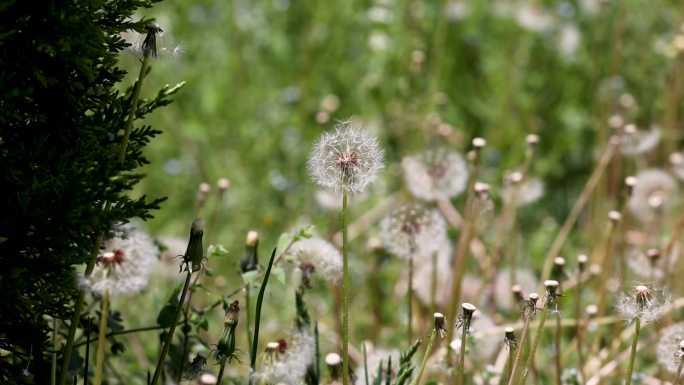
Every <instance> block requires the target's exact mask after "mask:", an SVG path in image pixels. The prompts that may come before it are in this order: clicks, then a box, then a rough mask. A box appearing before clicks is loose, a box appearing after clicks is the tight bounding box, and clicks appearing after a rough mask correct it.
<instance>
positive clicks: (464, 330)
mask: <svg viewBox="0 0 684 385" xmlns="http://www.w3.org/2000/svg"><path fill="white" fill-rule="evenodd" d="M469 328H470V322H468V321H466V320H464V321H463V325H462V326H461V351H460V352H459V354H458V366H456V385H463V379H464V378H465V373H464V372H465V351H466V338H467V337H468V329H469Z"/></svg>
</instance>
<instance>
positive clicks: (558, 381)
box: [555, 313, 563, 385]
mask: <svg viewBox="0 0 684 385" xmlns="http://www.w3.org/2000/svg"><path fill="white" fill-rule="evenodd" d="M556 316H557V317H556V340H555V343H556V384H558V385H563V380H562V379H561V378H562V374H563V363H562V362H561V354H562V353H561V331H562V329H561V317H560V313H558V314H556Z"/></svg>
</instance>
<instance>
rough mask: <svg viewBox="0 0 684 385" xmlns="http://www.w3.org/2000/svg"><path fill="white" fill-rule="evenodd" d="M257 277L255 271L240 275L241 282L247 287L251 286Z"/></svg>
mask: <svg viewBox="0 0 684 385" xmlns="http://www.w3.org/2000/svg"><path fill="white" fill-rule="evenodd" d="M258 275H259V271H257V270H252V271H248V272H246V273H244V274H242V281H243V282H244V283H245V284H247V285H251V284H253V283H254V281H255V280H256V278H257V276H258Z"/></svg>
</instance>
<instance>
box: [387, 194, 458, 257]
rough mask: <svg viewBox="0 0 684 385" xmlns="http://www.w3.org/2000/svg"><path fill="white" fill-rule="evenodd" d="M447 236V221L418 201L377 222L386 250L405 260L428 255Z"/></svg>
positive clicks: (438, 246) (441, 243)
mask: <svg viewBox="0 0 684 385" xmlns="http://www.w3.org/2000/svg"><path fill="white" fill-rule="evenodd" d="M446 236H447V235H446V222H445V221H444V218H442V216H441V215H440V214H439V212H438V211H437V210H435V209H429V208H426V207H424V206H422V205H419V204H410V205H406V206H401V207H399V208H398V209H396V210H394V211H393V212H392V213H391V214H390V215H389V216H387V217H385V218H384V219H383V220H382V221H381V222H380V238H381V239H382V242H383V244H384V246H385V249H387V251H389V252H390V253H392V254H394V255H396V256H398V257H401V258H404V259H409V258H430V257H431V256H432V254H433V253H437V252H439V249H440V247H442V245H443V242H442V240H444V239H445V238H446Z"/></svg>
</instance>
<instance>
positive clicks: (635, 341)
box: [625, 317, 681, 385]
mask: <svg viewBox="0 0 684 385" xmlns="http://www.w3.org/2000/svg"><path fill="white" fill-rule="evenodd" d="M640 331H641V318H639V317H636V320H635V321H634V339H633V340H632V350H631V352H630V354H629V365H628V366H627V374H626V378H625V384H626V385H630V384H631V383H632V372H633V371H634V359H635V358H636V351H637V345H638V344H639V332H640ZM680 368H681V366H680Z"/></svg>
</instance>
